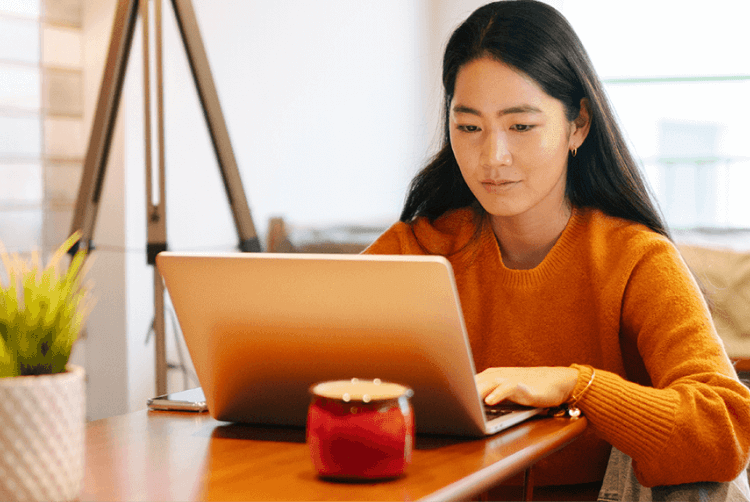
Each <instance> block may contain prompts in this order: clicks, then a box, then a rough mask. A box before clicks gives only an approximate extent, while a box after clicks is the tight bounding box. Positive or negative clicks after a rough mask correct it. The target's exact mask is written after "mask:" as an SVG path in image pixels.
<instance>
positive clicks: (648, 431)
mask: <svg viewBox="0 0 750 502" xmlns="http://www.w3.org/2000/svg"><path fill="white" fill-rule="evenodd" d="M621 337H625V338H626V339H630V340H632V341H633V342H634V343H635V345H636V346H637V352H638V354H639V355H640V357H641V358H642V360H643V364H644V366H645V368H646V370H647V372H648V376H649V377H650V379H651V382H652V386H644V385H639V384H636V383H633V382H629V381H627V380H625V379H623V378H622V377H620V376H618V375H616V374H613V373H609V372H605V371H600V370H597V371H596V375H595V378H594V381H593V382H592V383H591V385H590V387H589V388H588V389H587V391H586V392H585V394H584V395H583V396H582V398H581V400H580V401H579V403H578V405H579V407H580V408H581V409H582V410H583V412H584V413H585V414H586V416H587V418H588V419H589V422H590V424H591V426H592V427H593V428H594V429H595V430H596V432H597V433H598V434H599V435H600V436H601V437H602V438H603V439H605V440H607V441H608V442H610V443H611V444H613V445H614V446H616V447H617V448H618V449H619V450H621V451H623V452H624V453H626V454H627V455H629V456H630V457H632V458H633V467H634V469H635V472H636V474H637V476H638V479H639V481H640V482H641V483H642V484H643V485H645V486H656V485H664V484H679V483H688V482H695V481H728V480H731V479H734V478H735V477H736V476H737V475H739V473H740V472H742V471H743V470H744V469H745V468H746V466H747V462H748V454H749V452H750V391H748V389H747V388H746V387H745V386H744V385H742V384H741V383H740V382H739V380H738V379H737V375H736V373H735V371H734V369H733V367H732V365H731V362H730V361H729V358H728V357H727V355H726V353H725V351H724V347H723V344H722V342H721V340H720V338H719V337H718V335H717V334H716V331H715V329H714V327H713V323H712V321H711V316H710V313H709V311H708V308H707V306H706V303H705V301H704V300H703V297H702V294H701V292H700V289H699V288H698V286H697V284H696V282H695V280H694V279H693V277H692V275H691V274H690V272H689V270H688V268H687V266H686V265H685V264H684V262H683V261H682V259H681V258H680V256H679V254H678V252H677V250H676V249H675V248H674V246H672V245H671V243H668V242H663V243H660V244H658V245H654V246H652V247H651V248H650V249H649V250H648V251H647V252H646V253H645V254H643V255H642V256H641V258H640V260H639V261H638V263H636V264H635V265H634V267H633V269H632V272H631V275H630V278H629V280H628V282H627V284H626V286H625V290H624V292H623V307H622V314H621ZM574 366H575V365H574ZM578 368H579V369H581V373H580V374H579V378H578V382H577V384H576V387H575V388H574V390H573V394H574V395H577V393H578V392H580V391H581V390H582V388H583V386H584V385H586V384H587V382H588V379H589V376H590V375H589V373H590V371H587V370H586V369H585V367H578Z"/></svg>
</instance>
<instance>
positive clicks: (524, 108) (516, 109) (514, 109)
mask: <svg viewBox="0 0 750 502" xmlns="http://www.w3.org/2000/svg"><path fill="white" fill-rule="evenodd" d="M453 113H468V114H470V115H477V116H481V115H482V114H481V112H480V111H479V110H475V109H474V108H471V107H469V106H465V105H456V106H454V107H453ZM513 113H542V110H540V109H539V108H537V107H536V106H531V105H518V106H511V107H510V108H505V109H503V110H500V111H499V112H498V113H497V114H498V116H501V117H502V116H503V115H510V114H513Z"/></svg>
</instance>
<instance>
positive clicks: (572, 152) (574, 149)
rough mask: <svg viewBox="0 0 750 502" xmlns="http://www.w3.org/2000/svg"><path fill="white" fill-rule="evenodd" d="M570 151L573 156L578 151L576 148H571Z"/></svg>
mask: <svg viewBox="0 0 750 502" xmlns="http://www.w3.org/2000/svg"><path fill="white" fill-rule="evenodd" d="M570 153H571V154H573V157H575V156H576V154H577V153H578V148H573V149H572V150H571V151H570Z"/></svg>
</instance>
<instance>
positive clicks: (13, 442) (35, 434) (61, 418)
mask: <svg viewBox="0 0 750 502" xmlns="http://www.w3.org/2000/svg"><path fill="white" fill-rule="evenodd" d="M85 421H86V388H85V382H84V371H83V368H81V367H78V366H72V365H71V366H68V368H67V371H66V372H65V373H57V374H54V375H39V376H21V377H8V378H0V500H73V499H76V498H78V495H79V493H80V491H81V483H82V481H83V454H84V432H85V431H84V428H85V425H86V424H85Z"/></svg>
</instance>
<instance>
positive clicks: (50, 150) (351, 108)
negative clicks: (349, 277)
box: [0, 0, 750, 419]
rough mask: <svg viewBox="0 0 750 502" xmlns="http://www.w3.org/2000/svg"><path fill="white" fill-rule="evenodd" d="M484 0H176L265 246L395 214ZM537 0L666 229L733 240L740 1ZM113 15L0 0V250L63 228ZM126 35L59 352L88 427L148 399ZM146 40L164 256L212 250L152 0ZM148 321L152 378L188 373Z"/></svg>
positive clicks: (205, 153) (745, 78)
mask: <svg viewBox="0 0 750 502" xmlns="http://www.w3.org/2000/svg"><path fill="white" fill-rule="evenodd" d="M152 1H153V0H152ZM483 3H484V2H482V1H477V0H315V1H310V0H280V1H277V0H243V1H241V2H230V1H216V0H193V5H194V8H195V11H196V15H197V18H198V22H199V25H200V30H201V35H202V37H203V41H204V44H205V46H206V50H207V53H208V58H209V62H210V65H211V69H212V72H213V77H214V81H215V83H216V86H217V90H218V94H219V98H220V100H221V103H222V108H223V112H224V116H225V118H226V121H227V125H228V128H229V133H230V137H231V140H232V145H233V148H234V152H235V156H236V158H237V162H238V164H239V168H240V173H241V176H242V180H243V184H244V188H245V192H246V194H247V198H248V201H249V204H250V209H251V211H252V216H253V221H254V223H255V226H256V229H257V230H258V233H259V236H260V239H261V243H262V245H263V246H264V249H265V248H266V247H267V246H268V245H269V243H272V242H276V243H278V242H280V241H279V240H278V239H276V238H275V237H274V234H273V232H274V229H275V231H279V229H281V230H283V232H281V238H282V240H283V239H286V241H285V242H286V245H287V246H288V248H289V247H291V249H294V248H296V249H320V246H329V249H330V250H338V251H344V252H356V251H357V250H358V249H360V248H361V247H363V246H366V245H367V243H369V242H371V241H372V240H373V239H374V238H375V237H376V236H377V235H378V234H379V233H380V232H381V231H382V230H384V229H385V228H387V226H388V225H390V224H391V223H393V222H394V221H396V220H397V218H398V214H399V212H400V208H401V204H402V202H403V198H404V195H405V191H406V188H407V185H408V182H409V180H410V179H411V178H412V176H413V175H414V174H415V173H416V172H417V171H418V170H419V169H420V168H421V167H422V166H423V165H424V163H425V161H426V159H427V158H428V157H429V156H430V155H431V154H432V153H434V152H435V151H436V147H437V143H438V139H439V130H440V124H439V108H440V101H441V98H442V96H441V88H440V77H439V75H440V60H441V57H442V50H443V47H444V44H445V42H446V40H447V37H448V36H449V34H450V32H451V31H452V30H453V29H454V28H455V27H456V26H457V25H458V24H459V23H460V22H461V20H463V19H464V18H465V17H466V16H467V15H468V14H469V13H470V12H471V11H473V10H474V9H475V8H476V7H478V6H479V5H482V4H483ZM548 3H550V4H551V5H553V6H555V7H556V8H558V9H559V10H561V11H562V13H563V14H564V15H565V16H566V17H567V18H568V19H569V21H570V22H571V24H572V25H573V27H574V28H575V29H576V31H577V32H578V34H579V36H580V38H581V39H582V41H583V43H584V45H585V46H586V48H587V50H588V51H589V55H590V56H591V59H592V60H593V62H594V65H595V67H596V69H597V71H598V72H599V75H600V77H601V78H602V80H603V81H604V82H605V87H606V90H607V92H608V94H609V97H610V99H611V101H612V103H613V105H614V108H615V110H616V112H617V114H618V116H619V119H620V121H621V125H622V127H623V129H624V131H625V132H626V135H627V137H628V140H629V142H630V143H631V145H632V147H633V150H634V152H635V153H636V155H637V156H638V157H639V158H640V160H641V164H642V166H643V168H644V171H645V173H646V176H647V178H648V180H649V183H650V184H651V188H652V189H653V191H654V194H655V195H656V197H657V199H658V201H659V204H660V207H661V209H662V211H663V213H664V214H665V216H666V218H667V220H668V222H669V224H670V225H671V227H672V228H673V230H674V231H675V235H676V237H677V238H678V239H680V240H684V241H686V242H701V243H709V244H715V245H720V246H723V247H728V248H731V249H734V250H750V197H748V195H747V193H746V192H747V191H748V188H750V142H749V141H747V138H748V137H750V121H749V120H748V114H749V113H750V100H749V99H748V96H750V57H748V54H747V50H748V49H747V48H748V47H750V31H748V30H747V29H746V28H747V27H746V25H747V20H748V19H750V4H749V3H748V2H745V1H744V0H714V1H713V2H710V3H709V4H706V3H695V2H682V1H680V0H658V1H653V0H650V1H648V0H628V1H627V2H625V1H619V0H612V1H607V2H602V1H597V0H549V1H548ZM116 6H117V2H116V1H115V0H0V241H2V242H3V243H4V245H5V247H6V248H7V249H8V250H9V251H12V252H19V253H22V254H25V253H29V252H30V251H31V250H32V249H42V250H44V251H45V252H49V251H50V250H52V249H55V248H56V247H57V246H58V245H59V244H60V243H61V242H62V241H63V240H64V238H65V237H66V236H67V234H68V232H69V230H70V223H71V218H72V215H73V211H74V208H75V201H76V197H77V193H78V187H79V184H80V179H81V173H82V170H83V159H84V156H85V153H86V148H87V144H88V138H89V134H90V128H91V122H92V117H93V114H94V111H95V106H96V101H97V98H98V92H99V86H100V84H101V78H102V71H103V65H104V62H105V59H106V53H107V49H108V44H109V36H110V33H111V30H112V22H113V19H114V13H115V9H116ZM140 29H141V27H140V23H139V25H138V27H137V29H136V33H135V36H134V44H133V48H132V51H131V55H130V64H129V66H128V72H127V77H126V81H125V89H124V94H123V99H122V103H121V107H120V112H119V115H118V122H117V127H116V130H115V137H114V140H113V144H112V150H111V153H110V158H109V161H108V165H107V171H106V172H107V175H106V179H105V187H104V195H103V198H102V201H101V204H100V210H99V215H98V218H97V227H96V232H95V234H94V241H95V245H96V250H95V252H94V255H95V260H94V264H93V268H92V272H91V277H92V279H93V280H94V282H95V295H96V297H97V298H98V305H97V308H96V310H95V312H94V314H93V316H92V318H91V319H90V322H89V325H88V329H87V332H86V336H85V338H84V339H83V340H81V341H80V343H78V344H77V346H76V348H75V352H74V362H76V363H78V364H82V365H84V366H85V368H86V371H87V375H88V399H89V405H88V414H89V418H90V419H95V418H102V417H106V416H111V415H115V414H119V413H124V412H127V411H132V410H136V409H141V408H144V407H145V402H146V399H147V398H148V397H151V396H152V394H153V392H154V370H153V366H154V365H153V345H152V337H151V335H150V326H151V322H152V319H153V306H152V305H153V296H152V295H153V292H152V273H153V271H152V269H151V267H149V266H147V265H146V258H145V248H146V216H145V183H146V179H145V174H144V167H143V166H144V158H145V153H144V146H143V145H144V139H143V129H144V126H143V89H142V72H143V70H142V63H141V57H140V56H141V51H142V48H141V34H140V33H139V30H140ZM163 31H164V39H165V41H164V43H165V55H164V57H165V67H164V72H165V82H164V92H165V118H166V126H165V127H166V165H167V195H166V205H167V222H168V223H167V235H168V243H169V247H170V249H173V250H199V251H231V250H234V249H236V246H237V237H236V233H235V229H234V226H233V220H232V218H231V216H230V210H229V205H228V203H227V199H226V196H225V194H224V189H223V185H222V182H221V178H220V175H219V170H218V167H217V164H216V160H215V158H214V155H213V151H212V150H211V146H210V141H209V137H208V133H207V130H206V126H205V122H204V119H203V116H202V112H201V110H200V107H199V104H198V99H197V95H196V92H195V89H194V87H193V83H192V79H191V77H190V72H189V69H188V64H187V60H186V58H185V55H184V52H183V49H182V45H181V43H180V40H179V36H178V31H177V28H176V24H175V21H174V16H173V15H172V11H171V5H170V3H169V2H165V4H164V23H163ZM272 222H275V224H276V226H274V225H273V224H272ZM279 225H280V226H279ZM276 237H278V236H276ZM274 239H276V240H274ZM315 246H318V248H315ZM168 325H169V326H170V330H171V331H172V332H173V333H174V336H172V335H170V336H169V361H170V364H171V365H172V366H173V368H174V369H173V370H171V371H170V373H169V387H170V388H169V390H170V391H175V390H181V389H182V388H187V387H194V386H197V381H195V380H194V377H193V376H192V374H191V370H190V367H189V366H190V365H189V360H188V358H187V355H186V353H185V352H184V347H182V346H181V342H180V338H179V333H178V332H177V329H176V323H174V322H173V321H170V322H168ZM183 366H184V367H185V368H183Z"/></svg>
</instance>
